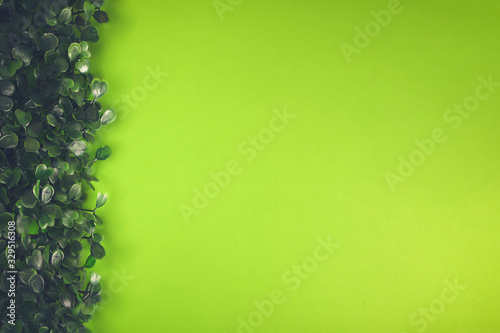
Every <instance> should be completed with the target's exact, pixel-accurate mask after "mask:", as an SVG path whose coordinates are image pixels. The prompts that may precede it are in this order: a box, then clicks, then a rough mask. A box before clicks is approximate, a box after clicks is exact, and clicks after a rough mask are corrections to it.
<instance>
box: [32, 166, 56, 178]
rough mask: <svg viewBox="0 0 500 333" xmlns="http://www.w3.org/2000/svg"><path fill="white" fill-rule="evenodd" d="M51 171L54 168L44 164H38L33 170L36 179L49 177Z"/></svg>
mask: <svg viewBox="0 0 500 333" xmlns="http://www.w3.org/2000/svg"><path fill="white" fill-rule="evenodd" d="M53 172H54V169H52V168H47V166H46V165H45V164H39V165H38V166H37V167H36V170H35V177H36V179H40V180H45V179H47V178H49V177H50V176H51V175H52V173H53Z"/></svg>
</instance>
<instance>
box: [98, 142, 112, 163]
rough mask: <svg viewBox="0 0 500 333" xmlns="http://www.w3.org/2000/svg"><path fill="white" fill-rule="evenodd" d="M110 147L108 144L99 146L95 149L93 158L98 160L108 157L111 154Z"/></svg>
mask: <svg viewBox="0 0 500 333" xmlns="http://www.w3.org/2000/svg"><path fill="white" fill-rule="evenodd" d="M111 153H112V151H111V148H110V147H109V146H107V145H106V146H104V147H100V148H98V149H97V151H96V152H95V159H96V160H99V161H103V160H105V159H107V158H108V157H110V156H111Z"/></svg>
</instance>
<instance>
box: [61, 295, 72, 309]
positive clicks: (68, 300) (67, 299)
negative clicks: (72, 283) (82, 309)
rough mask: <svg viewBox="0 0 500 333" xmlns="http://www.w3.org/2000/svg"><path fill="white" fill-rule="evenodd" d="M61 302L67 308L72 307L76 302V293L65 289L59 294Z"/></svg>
mask: <svg viewBox="0 0 500 333" xmlns="http://www.w3.org/2000/svg"><path fill="white" fill-rule="evenodd" d="M59 302H61V305H62V306H64V307H65V308H72V307H73V303H74V302H75V295H74V294H73V293H70V292H69V291H64V292H62V293H60V294H59Z"/></svg>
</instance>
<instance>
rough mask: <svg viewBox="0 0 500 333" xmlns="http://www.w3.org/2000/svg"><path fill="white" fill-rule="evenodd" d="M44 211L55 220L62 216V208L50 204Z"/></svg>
mask: <svg viewBox="0 0 500 333" xmlns="http://www.w3.org/2000/svg"><path fill="white" fill-rule="evenodd" d="M43 211H44V213H45V214H47V215H49V216H51V217H55V218H59V217H60V216H61V215H62V209H61V207H59V206H57V205H54V204H48V205H45V206H43Z"/></svg>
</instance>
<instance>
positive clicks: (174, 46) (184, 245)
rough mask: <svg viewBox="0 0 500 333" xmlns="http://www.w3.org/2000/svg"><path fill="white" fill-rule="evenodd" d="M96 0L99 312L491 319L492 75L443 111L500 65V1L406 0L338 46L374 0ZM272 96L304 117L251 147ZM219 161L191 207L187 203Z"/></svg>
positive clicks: (494, 223)
mask: <svg viewBox="0 0 500 333" xmlns="http://www.w3.org/2000/svg"><path fill="white" fill-rule="evenodd" d="M233 3H236V1H233ZM106 6H107V7H106V8H107V11H108V12H109V16H110V23H109V24H108V25H107V26H103V27H102V28H101V42H100V43H99V44H98V45H94V47H93V48H92V50H93V58H92V65H91V66H92V67H91V71H92V72H93V73H94V74H95V75H96V76H98V77H100V78H103V79H106V80H108V82H109V85H110V89H109V92H108V94H107V95H106V97H105V98H103V103H105V104H106V103H107V104H108V105H114V106H115V108H116V110H117V113H118V117H119V119H118V120H117V121H116V122H115V123H113V125H110V126H111V127H109V129H108V130H107V131H106V132H107V133H105V138H104V140H103V141H102V143H106V144H109V145H110V146H112V148H113V156H112V157H111V158H110V159H109V160H107V161H106V162H104V163H100V165H99V167H98V170H97V176H98V177H99V178H100V179H101V182H100V183H99V184H98V190H101V191H107V192H108V193H109V194H110V199H109V202H108V204H107V205H106V206H105V207H104V208H103V209H102V213H101V215H102V218H103V220H104V221H105V226H106V227H105V230H104V235H105V241H104V242H103V244H104V245H105V247H106V250H107V253H108V255H107V257H106V258H105V260H104V261H103V262H99V263H98V265H97V266H96V270H97V271H99V272H100V273H101V274H102V281H103V285H104V292H103V299H104V300H103V305H102V306H101V309H102V311H100V312H98V314H97V316H96V319H95V320H94V322H93V323H92V327H93V328H94V331H95V332H97V333H103V332H106V333H108V332H111V333H113V332H176V333H177V332H179V333H180V332H187V333H191V332H192V333H197V332H200V333H211V332H222V333H224V332H227V333H231V332H240V333H251V332H263V333H264V332H268V333H271V332H276V333H281V332H294V333H295V332H298V333H302V332H304V333H305V332H307V333H331V332H340V333H369V332H370V333H372V332H384V333H388V332H395V333H401V332H408V333H411V332H424V331H425V332H429V333H434V332H436V333H437V332H439V333H448V332H449V333H452V332H453V333H471V332H474V333H478V332H481V333H496V332H499V331H500V316H498V313H499V310H498V309H499V307H498V305H499V302H500V293H499V291H500V289H499V283H498V281H499V272H500V271H499V269H500V267H499V261H498V257H499V255H500V245H499V244H500V243H499V241H498V239H499V237H500V223H499V213H500V212H499V210H500V207H499V205H498V202H499V200H500V186H499V185H500V177H499V176H498V165H499V162H500V155H499V153H498V152H499V149H498V148H499V145H500V135H499V129H500V124H499V120H500V87H498V86H497V87H494V88H493V89H498V90H495V91H493V92H489V91H488V90H487V89H486V88H485V87H482V88H479V90H478V92H479V94H483V95H485V94H487V93H488V94H489V96H484V97H485V98H484V100H480V104H479V106H478V107H477V108H475V109H474V111H473V112H471V114H470V116H469V115H467V116H466V117H461V116H460V119H461V120H462V122H461V124H460V126H458V119H459V118H457V114H458V113H453V114H452V113H447V112H448V111H447V109H449V108H450V107H453V105H454V104H455V103H457V104H460V103H463V102H464V100H466V102H468V103H473V102H474V99H473V98H468V97H469V96H474V94H475V93H476V88H477V87H478V85H480V81H479V80H478V78H479V77H480V76H482V77H484V78H488V76H489V75H492V77H493V80H494V81H497V80H498V82H500V61H498V60H499V57H500V52H499V51H500V46H499V42H498V31H499V28H500V21H499V20H498V17H499V14H500V7H499V6H497V5H496V4H494V2H492V1H475V2H473V1H440V2H439V3H435V1H430V0H426V1H424V0H419V1H415V0H414V1H402V2H401V5H400V8H402V12H400V13H398V14H392V18H391V22H390V23H389V24H388V25H387V26H386V27H382V28H381V29H380V32H378V33H376V34H375V33H374V34H373V35H374V37H373V38H371V41H370V43H369V45H368V46H367V47H365V48H360V49H359V53H356V54H353V55H352V58H351V62H350V63H348V61H346V58H345V57H344V54H343V52H342V49H341V47H340V45H341V43H343V42H344V43H349V44H353V43H354V42H353V40H354V38H355V34H356V33H355V27H360V28H362V29H363V28H365V25H366V24H367V23H369V22H370V21H372V20H373V17H372V15H371V14H370V12H371V11H372V10H375V11H377V12H378V11H380V10H383V9H386V8H388V6H389V7H390V6H391V5H389V3H388V2H387V1H369V2H368V1H335V2H333V1H319V0H313V1H301V2H299V1H293V2H289V1H263V0H252V1H243V2H241V4H240V5H236V6H233V10H232V11H228V12H226V13H225V15H224V17H225V19H224V20H223V21H221V20H220V19H219V16H218V15H217V12H216V10H215V9H214V7H213V4H212V2H211V1H208V0H207V1H194V0H187V1H162V2H160V1H152V0H145V1H141V2H140V4H138V3H137V2H133V1H130V0H123V1H119V2H118V1H117V2H116V3H113V1H108V3H107V4H106ZM398 8H399V7H398ZM375 32H376V31H375ZM358 42H360V41H358ZM157 67H158V68H159V69H160V70H161V71H163V72H168V73H169V75H168V76H166V77H164V78H162V81H161V82H156V83H155V81H154V80H153V79H152V78H151V76H148V75H149V74H148V70H147V68H150V69H153V70H154V69H156V68H157ZM153 86H155V87H154V88H153ZM145 87H149V89H146V88H145ZM493 89H492V90H493ZM127 96H131V97H129V101H128V102H127V101H126V99H127ZM481 96H482V95H481ZM285 107H286V110H287V111H288V112H289V113H290V114H293V115H295V116H296V117H295V118H294V119H292V120H290V122H289V124H287V125H286V126H284V127H283V128H282V127H279V129H282V131H280V132H273V135H274V138H273V140H270V142H269V143H267V144H264V145H262V146H259V148H261V149H262V150H259V151H257V150H255V152H256V154H255V155H256V156H255V158H254V159H253V160H251V161H248V160H247V159H248V158H249V157H250V156H251V155H252V152H251V151H250V150H249V149H250V148H249V147H250V143H251V142H250V140H251V139H248V137H249V136H257V135H258V134H259V133H261V135H262V136H263V138H264V140H266V139H267V138H268V137H267V136H266V135H269V134H270V132H269V131H266V130H264V129H265V128H269V127H270V123H271V122H273V124H274V126H275V129H278V128H276V126H278V125H279V123H278V122H275V121H273V117H275V113H274V112H273V110H283V109H284V108H285ZM452 112H453V111H452ZM464 115H466V113H464ZM120 117H121V118H120ZM450 117H454V118H450ZM436 129H437V131H438V132H439V129H441V133H442V134H441V135H442V136H444V137H445V138H446V139H445V141H444V142H441V143H436V144H435V146H436V148H435V151H434V152H433V153H431V154H429V156H426V157H425V160H424V161H423V163H422V164H421V165H420V166H418V167H416V168H415V170H414V171H413V173H412V174H411V175H409V176H408V177H405V178H404V179H405V181H404V182H402V183H398V184H396V185H395V190H394V191H391V188H390V186H389V185H388V183H387V181H386V178H385V173H386V172H393V173H397V172H398V171H397V170H398V166H399V164H400V161H399V159H398V158H399V156H402V157H403V158H405V159H408V158H409V156H410V155H411V154H413V155H412V156H413V157H414V158H418V157H419V154H418V152H416V150H417V149H418V146H417V144H416V142H415V140H421V141H424V142H427V141H425V140H426V139H428V138H430V137H431V136H432V133H433V131H434V130H436ZM262 133H264V134H262ZM231 161H237V162H236V163H238V165H239V169H238V171H239V172H238V173H237V174H235V175H233V176H231V177H230V181H229V184H228V185H227V186H225V188H223V189H221V190H220V191H219V193H218V195H215V197H214V198H211V199H209V200H208V201H209V203H208V206H207V207H206V208H203V209H199V210H198V213H199V214H196V215H193V216H192V217H191V219H190V223H189V224H188V223H186V219H184V218H183V215H182V214H181V211H180V207H183V206H180V205H183V204H184V205H193V203H192V200H193V197H194V196H195V194H194V193H195V192H194V190H195V189H199V190H201V191H203V188H204V187H205V185H207V184H210V183H211V182H212V178H211V176H210V172H216V173H217V172H220V171H222V170H225V169H226V168H227V167H228V163H229V167H230V168H233V167H234V163H235V162H231ZM231 163H233V164H231ZM402 171H404V170H402ZM209 187H210V185H209ZM211 189H212V190H215V189H214V188H211ZM209 190H210V189H209ZM328 237H331V240H332V241H333V242H336V243H338V244H340V246H339V247H338V248H335V249H334V250H333V251H332V253H331V254H330V255H329V256H326V254H327V252H326V251H324V250H316V249H317V247H318V244H319V243H318V241H317V239H318V238H321V239H324V240H326V239H327V238H328ZM318 251H319V252H318ZM315 254H316V258H318V259H325V260H324V261H320V262H318V261H317V260H316V259H311V258H315ZM315 263H317V267H316V265H315ZM302 264H305V265H306V268H305V269H309V270H310V273H307V274H306V273H300V272H298V271H296V270H294V265H302ZM123 274H125V275H126V276H127V277H126V278H124V277H123V276H120V275H123ZM300 276H301V277H300ZM455 279H457V281H458V282H459V284H460V285H465V286H467V288H466V289H464V290H451V289H450V287H449V283H453V281H454V280H455ZM446 281H449V282H446ZM453 291H455V292H456V295H458V296H456V295H454V294H453ZM280 292H281V293H282V295H281V296H280ZM278 296H280V297H278ZM271 298H273V299H277V300H279V301H283V302H282V303H280V304H276V305H274V310H273V311H268V310H269V309H267V310H266V309H264V310H262V312H263V313H264V315H262V314H261V315H258V314H256V313H255V311H257V310H256V309H257V308H256V305H255V301H257V302H261V303H262V302H263V301H264V303H262V304H265V305H267V306H269V302H267V301H265V300H269V299H271ZM429 307H430V310H428V311H429V312H428V314H426V312H425V311H426V310H425V309H428V308H429ZM270 312H272V313H270ZM249 316H250V322H251V323H252V324H253V326H248V327H246V324H241V322H240V321H239V319H238V318H243V320H245V322H247V323H248V320H249ZM426 316H427V317H426ZM248 325H250V324H248Z"/></svg>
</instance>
